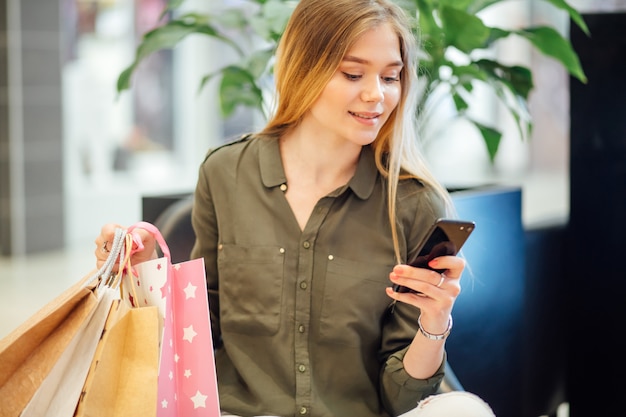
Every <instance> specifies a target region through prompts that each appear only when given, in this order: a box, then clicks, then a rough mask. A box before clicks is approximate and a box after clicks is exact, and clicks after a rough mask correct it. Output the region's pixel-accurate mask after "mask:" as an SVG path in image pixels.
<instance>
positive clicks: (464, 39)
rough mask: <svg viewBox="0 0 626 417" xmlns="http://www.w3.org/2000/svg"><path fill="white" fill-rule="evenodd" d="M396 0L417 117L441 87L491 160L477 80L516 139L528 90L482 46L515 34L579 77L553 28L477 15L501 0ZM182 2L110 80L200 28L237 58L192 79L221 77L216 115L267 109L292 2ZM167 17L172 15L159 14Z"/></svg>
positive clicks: (528, 82) (528, 83) (527, 83)
mask: <svg viewBox="0 0 626 417" xmlns="http://www.w3.org/2000/svg"><path fill="white" fill-rule="evenodd" d="M396 1H397V2H398V4H400V5H401V6H402V7H403V8H404V9H405V10H407V12H408V13H409V15H410V16H414V17H415V25H414V31H415V34H416V35H417V36H418V38H419V39H420V44H421V45H422V48H423V52H424V54H423V57H422V59H421V64H420V68H419V76H420V77H421V79H422V80H423V90H422V91H423V93H422V94H421V96H420V105H419V110H418V112H419V115H420V116H421V117H422V118H423V117H425V115H427V114H428V113H429V111H431V110H432V109H431V107H434V106H436V103H435V102H436V100H437V98H436V94H437V93H440V94H441V92H442V91H443V94H444V95H447V97H451V98H452V100H453V102H454V107H455V114H454V116H453V117H460V118H465V119H467V120H468V121H469V122H470V123H471V124H472V125H474V126H475V127H476V128H477V129H478V131H479V132H480V135H481V136H482V138H483V139H484V143H485V145H486V149H487V152H488V154H489V159H490V161H491V162H493V161H494V158H495V156H496V154H497V151H498V146H499V144H500V140H501V138H502V132H501V131H500V130H499V129H498V128H496V127H493V126H487V125H486V124H484V123H481V122H480V121H478V120H476V119H473V118H472V116H471V115H470V114H469V112H468V109H469V106H470V103H471V101H472V99H473V92H474V88H475V86H476V84H477V83H482V84H484V85H486V86H487V87H488V89H490V90H491V91H492V92H493V93H495V96H497V97H498V98H499V99H500V101H501V102H502V103H503V104H504V105H505V107H506V109H507V111H508V112H509V113H510V115H511V116H512V117H513V119H514V120H515V124H516V126H517V128H518V131H519V136H520V137H521V138H522V139H524V138H526V137H528V136H529V134H530V132H531V130H532V120H531V119H530V117H528V115H527V109H526V105H527V101H528V96H529V93H530V92H531V90H532V89H533V76H532V73H531V70H530V69H529V68H527V67H525V66H522V65H505V64H504V63H502V62H499V61H498V60H497V59H492V58H488V56H489V53H488V52H489V51H490V50H492V48H493V47H494V46H495V45H496V44H497V43H498V42H499V41H501V40H503V39H505V38H509V37H514V36H515V37H521V38H523V39H525V40H527V41H528V42H529V43H530V44H531V45H532V46H533V47H534V48H536V49H537V50H538V51H540V52H541V53H543V54H545V55H547V56H550V57H552V58H554V59H556V60H558V61H559V62H560V63H561V64H562V65H563V66H564V68H565V69H566V70H567V71H568V72H569V73H570V74H571V75H572V76H574V77H576V78H577V79H579V80H580V81H582V82H586V77H585V74H584V72H583V69H582V68H581V65H580V62H579V60H578V56H577V54H576V53H575V51H574V50H573V49H572V46H571V44H570V42H569V41H568V40H567V39H565V38H564V37H563V36H562V35H560V34H559V32H558V31H557V30H555V29H554V28H552V27H549V26H536V27H524V28H512V29H505V28H500V27H492V26H488V25H486V24H485V23H484V21H483V20H482V19H481V17H480V16H479V12H481V11H484V10H486V9H488V8H490V7H493V6H494V5H496V4H499V3H503V2H508V1H509V0H396ZM544 1H546V2H548V3H551V4H552V5H553V6H554V7H556V8H558V9H560V10H562V11H564V12H566V13H568V14H569V17H570V18H571V20H572V21H573V22H574V23H575V24H576V25H578V26H579V27H580V28H581V29H582V30H583V31H584V32H585V33H588V29H587V26H586V25H585V22H584V21H583V19H582V17H581V16H580V14H579V13H578V12H577V11H576V10H575V9H574V8H572V7H571V6H570V5H569V4H568V3H566V2H565V1H564V0H544ZM183 2H184V0H170V1H169V3H168V6H167V7H166V9H165V10H164V12H163V15H162V20H163V21H164V22H163V23H161V24H159V25H158V26H157V27H155V28H154V29H152V30H150V31H149V32H147V33H145V34H144V35H143V37H142V39H141V42H140V44H139V45H138V47H137V49H136V56H135V59H134V61H133V62H132V63H131V65H130V66H129V67H128V68H127V69H126V70H124V71H123V72H122V73H121V74H120V76H119V78H118V84H117V89H118V92H121V91H123V90H126V89H128V88H130V85H131V78H132V75H133V73H134V71H135V69H136V68H137V66H138V65H139V64H140V63H141V62H142V60H143V59H145V58H146V57H147V56H148V55H150V54H152V53H153V52H156V51H159V50H162V49H169V48H173V47H175V46H176V45H177V44H178V43H180V42H182V41H183V40H184V39H185V38H186V37H187V36H188V35H191V34H200V35H205V36H210V37H212V38H214V39H217V40H219V41H220V42H223V43H224V44H225V45H228V46H229V47H230V48H232V50H233V51H235V53H236V54H237V56H238V57H239V60H238V61H237V62H234V63H232V64H229V65H226V66H224V67H223V68H221V69H219V70H218V71H216V72H214V73H210V74H206V76H204V77H203V78H202V80H198V81H199V86H200V88H202V87H203V86H204V85H205V84H206V82H207V81H208V80H209V79H211V78H213V77H220V78H221V79H220V81H219V99H220V108H221V112H222V115H223V116H224V117H229V116H231V115H232V114H233V112H234V111H235V109H236V108H237V107H238V106H247V107H251V108H254V109H258V110H259V111H260V112H262V113H263V115H267V109H268V106H267V103H266V102H265V100H264V96H265V92H266V89H264V88H263V86H264V85H267V82H268V80H270V82H271V74H272V69H273V61H272V57H273V56H274V53H275V50H276V46H277V44H278V41H279V39H280V36H281V34H282V31H283V30H284V28H285V25H286V22H287V20H288V19H289V16H290V14H291V11H292V10H293V8H294V7H295V4H296V3H297V0H245V1H242V2H239V3H238V5H237V6H232V7H230V8H226V9H221V10H216V12H214V13H194V12H185V13H181V14H179V15H177V12H178V10H179V8H180V6H181V4H182V3H183ZM170 15H172V16H175V17H174V18H168V19H165V16H170ZM452 57H454V58H452ZM424 122H425V123H427V122H428V121H427V120H426V121H424Z"/></svg>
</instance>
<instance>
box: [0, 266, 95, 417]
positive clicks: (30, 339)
mask: <svg viewBox="0 0 626 417" xmlns="http://www.w3.org/2000/svg"><path fill="white" fill-rule="evenodd" d="M92 276H93V273H92V274H90V275H87V276H85V277H84V278H83V279H82V280H81V281H79V282H78V283H76V284H75V285H73V286H72V287H70V288H68V289H67V290H66V291H64V292H63V293H62V294H60V295H59V296H58V297H57V298H55V299H54V300H52V301H51V302H50V303H48V304H46V305H45V306H44V307H43V308H41V309H40V310H39V311H38V312H36V313H35V314H34V315H32V316H31V317H30V318H28V319H27V320H26V321H25V322H23V323H22V324H21V325H20V326H18V327H17V328H16V329H15V330H13V331H12V332H11V333H9V334H8V335H7V336H6V337H4V338H3V339H2V340H0V416H1V417H12V416H19V415H20V413H21V412H22V410H23V409H24V407H25V406H26V404H27V403H28V402H29V401H30V399H31V398H32V396H33V395H34V393H35V392H36V391H37V389H38V388H39V386H40V384H41V383H42V381H43V380H44V379H45V378H46V377H47V376H48V374H49V373H50V371H51V369H52V368H53V367H54V365H55V364H56V362H57V360H58V359H59V357H60V356H61V355H62V354H63V352H64V351H65V349H66V348H67V346H68V345H69V343H70V342H71V341H72V340H73V339H74V336H75V335H76V333H77V332H78V331H79V330H80V328H81V326H82V325H83V323H84V321H85V320H87V319H88V318H89V316H90V315H91V314H92V313H93V311H94V309H95V307H96V305H97V299H96V296H95V294H94V288H95V286H96V283H93V284H90V285H88V286H85V284H86V283H87V282H88V280H89V278H90V277H92Z"/></svg>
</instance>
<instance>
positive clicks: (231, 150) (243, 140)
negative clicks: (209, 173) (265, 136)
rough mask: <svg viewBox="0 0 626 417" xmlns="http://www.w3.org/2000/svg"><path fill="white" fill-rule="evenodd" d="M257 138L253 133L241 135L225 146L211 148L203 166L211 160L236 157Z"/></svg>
mask: <svg viewBox="0 0 626 417" xmlns="http://www.w3.org/2000/svg"><path fill="white" fill-rule="evenodd" d="M255 138H256V137H255V136H254V135H253V134H251V133H247V134H245V135H241V136H239V137H237V138H235V139H233V140H230V141H228V142H226V143H224V144H223V145H220V146H217V147H214V148H211V149H209V150H208V151H207V153H206V155H205V157H204V161H203V164H204V165H206V164H207V161H209V159H210V160H211V161H212V162H213V161H217V160H222V159H228V158H232V157H236V156H237V155H239V154H240V153H241V152H242V151H243V150H244V149H245V148H247V147H248V146H249V145H250V144H251V143H253V142H254V140H255Z"/></svg>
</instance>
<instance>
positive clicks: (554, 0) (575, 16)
mask: <svg viewBox="0 0 626 417" xmlns="http://www.w3.org/2000/svg"><path fill="white" fill-rule="evenodd" d="M545 1H547V2H548V3H550V4H552V5H553V6H555V7H557V8H559V9H561V10H565V11H566V12H567V13H569V17H570V18H571V19H572V20H573V21H574V23H576V25H578V27H579V28H580V29H581V30H582V31H583V32H585V35H587V36H589V35H590V33H589V28H588V27H587V24H586V23H585V21H584V19H583V18H582V16H581V15H580V13H578V11H577V10H576V9H574V8H573V7H572V6H570V5H569V4H567V3H566V2H565V1H564V0H545Z"/></svg>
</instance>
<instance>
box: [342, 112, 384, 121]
mask: <svg viewBox="0 0 626 417" xmlns="http://www.w3.org/2000/svg"><path fill="white" fill-rule="evenodd" d="M348 113H350V115H351V116H354V117H356V118H357V120H361V121H366V122H374V121H376V120H378V118H379V117H380V116H381V113H369V112H366V113H355V112H352V111H349V112H348Z"/></svg>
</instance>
